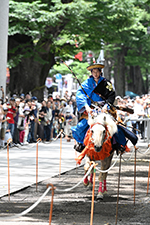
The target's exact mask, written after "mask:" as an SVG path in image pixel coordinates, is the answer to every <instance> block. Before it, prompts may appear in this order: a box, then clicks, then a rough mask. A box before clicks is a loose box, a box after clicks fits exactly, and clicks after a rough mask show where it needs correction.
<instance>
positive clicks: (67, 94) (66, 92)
mask: <svg viewBox="0 0 150 225" xmlns="http://www.w3.org/2000/svg"><path fill="white" fill-rule="evenodd" d="M64 98H65V99H66V100H67V101H68V100H69V99H70V96H69V93H68V90H66V91H65V94H64Z"/></svg>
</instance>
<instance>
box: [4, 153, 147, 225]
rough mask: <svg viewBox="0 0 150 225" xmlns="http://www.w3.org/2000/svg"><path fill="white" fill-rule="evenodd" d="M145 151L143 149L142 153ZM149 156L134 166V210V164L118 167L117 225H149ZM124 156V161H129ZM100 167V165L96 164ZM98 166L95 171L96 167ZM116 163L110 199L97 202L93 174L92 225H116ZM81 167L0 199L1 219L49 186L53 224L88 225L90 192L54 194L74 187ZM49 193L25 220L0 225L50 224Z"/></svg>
mask: <svg viewBox="0 0 150 225" xmlns="http://www.w3.org/2000/svg"><path fill="white" fill-rule="evenodd" d="M143 151H145V149H143ZM148 155H149V152H148V153H147V154H146V155H141V154H140V153H137V166H136V170H137V173H136V196H135V206H134V201H133V198H134V160H133V158H132V160H131V161H128V162H125V161H123V160H122V163H121V179H120V195H119V207H118V219H117V224H118V225H128V224H130V225H141V224H142V225H148V224H150V215H149V212H150V194H148V196H147V195H146V193H147V180H148V169H149V156H148ZM128 156H129V155H127V154H126V155H125V156H124V157H125V158H126V157H128ZM99 165H100V163H99ZM99 165H98V167H99ZM118 165H119V162H118V163H117V164H116V165H115V166H114V167H113V168H112V169H111V170H110V172H109V175H108V179H107V183H108V190H109V196H107V197H105V198H104V200H98V201H96V195H97V190H98V172H96V187H95V202H94V216H93V225H104V224H111V225H115V224H116V202H117V187H118V171H119V168H118ZM83 175H84V170H83V166H81V167H78V168H77V169H76V168H75V169H73V170H71V171H68V172H66V173H64V174H61V176H60V177H59V176H55V177H53V178H50V179H48V180H45V181H43V182H41V183H39V184H38V192H36V187H35V185H32V186H31V187H28V188H27V189H25V190H22V191H20V192H18V193H15V194H12V195H11V196H10V202H8V196H5V197H3V198H1V199H0V203H1V204H0V213H1V216H8V217H9V216H11V215H14V214H16V213H17V214H18V213H20V212H22V211H24V210H25V209H27V208H28V207H29V206H31V205H32V204H33V203H34V202H35V201H37V200H38V198H39V197H40V196H41V195H42V194H43V193H44V191H45V190H46V185H47V184H48V183H52V184H53V185H54V186H55V187H56V190H55V195H54V204H53V214H52V224H56V225H63V224H67V225H73V224H76V225H80V224H81V225H84V224H86V225H88V224H90V216H91V198H92V191H91V190H89V189H88V188H85V187H84V186H83V184H80V185H79V186H78V187H77V188H75V189H73V190H72V191H70V192H60V193H59V192H57V189H66V188H69V187H72V186H74V185H75V184H77V183H78V182H79V181H80V180H81V179H82V177H83ZM50 202H51V192H49V193H48V195H47V196H46V197H45V198H44V199H43V200H42V202H41V203H40V204H39V205H38V206H37V207H36V208H35V209H34V210H33V211H31V212H30V213H28V214H27V215H26V216H23V217H21V218H19V219H15V220H11V221H5V222H4V221H3V222H2V221H0V225H10V224H11V225H16V224H19V225H20V224H21V225H29V224H38V225H40V224H42V225H45V224H49V222H48V221H49V210H50Z"/></svg>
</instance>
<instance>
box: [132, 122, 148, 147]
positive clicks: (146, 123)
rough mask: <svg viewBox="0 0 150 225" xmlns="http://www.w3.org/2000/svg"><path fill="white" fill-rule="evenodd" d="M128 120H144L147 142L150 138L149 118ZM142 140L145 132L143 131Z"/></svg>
mask: <svg viewBox="0 0 150 225" xmlns="http://www.w3.org/2000/svg"><path fill="white" fill-rule="evenodd" d="M130 121H136V122H141V121H143V122H144V131H145V130H146V128H147V134H146V135H147V139H148V143H149V140H150V118H139V119H130ZM144 140H145V133H144Z"/></svg>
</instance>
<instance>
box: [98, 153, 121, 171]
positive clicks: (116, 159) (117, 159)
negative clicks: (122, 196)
mask: <svg viewBox="0 0 150 225" xmlns="http://www.w3.org/2000/svg"><path fill="white" fill-rule="evenodd" d="M118 158H119V155H118V156H117V158H116V160H115V162H114V163H113V164H112V165H111V166H110V167H109V168H108V169H107V170H99V169H98V168H96V169H97V170H98V171H99V172H101V173H108V172H109V171H110V170H111V169H112V168H113V167H114V166H115V164H116V162H117V161H118Z"/></svg>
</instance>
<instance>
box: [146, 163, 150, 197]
mask: <svg viewBox="0 0 150 225" xmlns="http://www.w3.org/2000/svg"><path fill="white" fill-rule="evenodd" d="M149 177H150V162H149V171H148V181H147V195H148V191H149Z"/></svg>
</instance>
